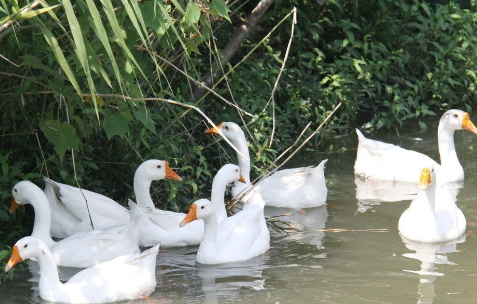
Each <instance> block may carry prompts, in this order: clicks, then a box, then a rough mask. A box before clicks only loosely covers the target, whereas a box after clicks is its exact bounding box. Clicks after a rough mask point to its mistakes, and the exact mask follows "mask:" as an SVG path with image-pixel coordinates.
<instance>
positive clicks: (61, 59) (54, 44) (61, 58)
mask: <svg viewBox="0 0 477 304" xmlns="http://www.w3.org/2000/svg"><path fill="white" fill-rule="evenodd" d="M38 26H39V27H40V30H41V32H42V34H43V36H44V37H45V40H46V42H47V43H48V45H49V46H50V48H51V50H52V51H53V54H55V57H56V60H58V63H59V64H60V66H61V68H62V69H63V71H64V72H65V74H66V77H68V80H69V81H70V82H71V84H72V85H73V87H74V88H75V90H76V92H77V93H78V94H79V95H81V89H80V86H79V84H78V82H77V81H76V77H75V75H74V74H73V71H72V70H71V68H70V65H69V64H68V61H66V58H65V55H64V54H63V51H62V50H61V48H60V45H59V44H58V40H56V38H55V36H53V34H52V33H51V31H50V30H49V29H48V27H46V25H45V24H44V23H43V22H41V21H40V20H38Z"/></svg>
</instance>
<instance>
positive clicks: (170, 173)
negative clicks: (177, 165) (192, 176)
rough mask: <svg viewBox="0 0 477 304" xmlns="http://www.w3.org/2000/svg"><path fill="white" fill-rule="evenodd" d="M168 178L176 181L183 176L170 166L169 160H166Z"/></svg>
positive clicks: (180, 179)
mask: <svg viewBox="0 0 477 304" xmlns="http://www.w3.org/2000/svg"><path fill="white" fill-rule="evenodd" d="M165 163H166V179H172V180H175V181H179V182H180V181H182V178H181V177H180V176H179V175H177V173H175V172H174V171H173V170H172V169H171V167H169V162H168V161H166V162H165Z"/></svg>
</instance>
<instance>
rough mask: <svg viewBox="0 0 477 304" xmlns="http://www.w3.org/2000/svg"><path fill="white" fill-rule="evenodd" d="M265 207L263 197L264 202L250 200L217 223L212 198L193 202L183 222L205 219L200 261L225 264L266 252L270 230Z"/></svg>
mask: <svg viewBox="0 0 477 304" xmlns="http://www.w3.org/2000/svg"><path fill="white" fill-rule="evenodd" d="M263 207H264V204H263V200H262V204H258V203H257V204H249V205H248V206H247V208H244V210H242V211H240V212H238V213H236V214H235V215H233V216H231V217H228V218H226V219H225V220H223V221H222V222H221V223H218V220H217V217H216V210H215V208H214V206H213V204H212V202H210V201H209V200H207V199H200V200H198V201H196V202H194V203H193V204H192V205H191V207H190V208H189V213H188V214H187V216H186V217H185V218H184V220H183V221H182V222H181V226H184V225H187V224H188V223H190V222H191V221H194V220H197V219H202V220H204V238H203V239H202V242H201V243H200V246H199V250H198V252H197V257H196V260H197V262H198V263H201V264H223V263H229V262H236V261H243V260H248V259H251V258H253V257H256V256H259V255H261V254H264V253H265V252H267V251H268V250H269V248H270V234H269V233H268V234H266V233H264V231H263V226H262V223H263V222H262V218H263ZM267 231H268V230H267Z"/></svg>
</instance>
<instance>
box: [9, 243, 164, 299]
mask: <svg viewBox="0 0 477 304" xmlns="http://www.w3.org/2000/svg"><path fill="white" fill-rule="evenodd" d="M158 252H159V245H158V246H155V247H153V248H151V249H149V250H146V251H144V252H143V253H141V254H132V255H125V256H121V257H117V258H115V259H113V260H111V261H108V262H104V263H102V264H98V265H96V266H94V267H91V268H87V269H84V270H82V271H80V272H78V273H77V274H76V275H74V276H73V277H71V278H70V279H69V280H68V282H66V283H62V282H60V279H59V277H58V269H57V266H56V264H55V259H54V257H53V254H52V253H51V251H50V249H49V248H48V246H46V245H45V244H44V243H43V242H42V241H41V240H39V239H37V238H35V237H30V236H28V237H24V238H22V239H20V240H19V241H18V242H17V243H16V244H15V245H14V246H13V253H12V256H11V257H10V260H9V261H8V263H7V266H6V267H5V271H8V270H10V269H11V268H12V267H13V266H15V265H16V264H17V263H19V262H21V261H22V260H24V259H31V258H34V259H36V260H37V261H38V262H39V264H40V283H39V290H40V297H41V298H42V299H43V300H46V301H50V302H62V303H110V302H116V301H124V300H132V299H138V298H141V297H146V296H148V295H150V294H151V293H152V292H153V291H154V289H155V288H156V271H155V269H156V257H157V253H158Z"/></svg>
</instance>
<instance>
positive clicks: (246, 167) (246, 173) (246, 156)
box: [231, 134, 250, 183]
mask: <svg viewBox="0 0 477 304" xmlns="http://www.w3.org/2000/svg"><path fill="white" fill-rule="evenodd" d="M231 142H232V144H233V145H234V146H235V147H236V148H237V150H239V151H240V153H237V158H238V166H239V167H240V174H242V176H243V177H244V178H245V181H246V182H247V183H250V153H249V151H248V146H247V140H246V139H245V134H240V136H239V137H238V138H237V139H236V140H231Z"/></svg>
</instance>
